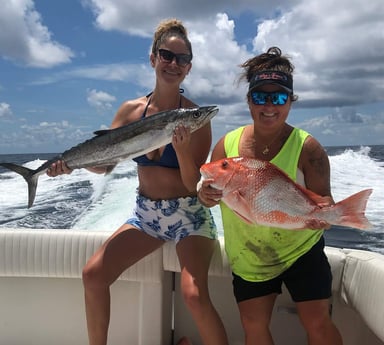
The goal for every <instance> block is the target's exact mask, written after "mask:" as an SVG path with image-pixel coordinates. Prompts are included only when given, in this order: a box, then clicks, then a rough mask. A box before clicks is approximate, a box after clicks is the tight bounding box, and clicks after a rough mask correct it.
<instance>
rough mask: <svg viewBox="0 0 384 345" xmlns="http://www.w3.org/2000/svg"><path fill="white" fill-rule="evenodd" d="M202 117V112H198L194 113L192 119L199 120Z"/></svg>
mask: <svg viewBox="0 0 384 345" xmlns="http://www.w3.org/2000/svg"><path fill="white" fill-rule="evenodd" d="M200 116H201V114H200V111H198V110H196V111H194V112H193V114H192V117H193V118H195V119H198V118H199V117H200Z"/></svg>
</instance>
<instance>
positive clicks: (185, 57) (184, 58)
mask: <svg viewBox="0 0 384 345" xmlns="http://www.w3.org/2000/svg"><path fill="white" fill-rule="evenodd" d="M159 56H160V60H162V61H163V62H168V63H171V62H172V61H173V59H176V63H177V64H178V65H179V66H183V67H184V66H187V65H188V64H189V63H190V62H191V61H192V55H190V54H175V53H174V52H171V51H170V50H167V49H159Z"/></svg>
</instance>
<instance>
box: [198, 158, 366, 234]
mask: <svg viewBox="0 0 384 345" xmlns="http://www.w3.org/2000/svg"><path fill="white" fill-rule="evenodd" d="M200 172H201V175H202V178H203V179H213V180H214V182H213V183H211V186H212V187H214V188H217V189H219V190H222V191H223V197H222V199H221V200H222V201H223V202H224V203H225V204H226V205H227V206H228V207H229V208H230V209H232V210H233V211H234V212H235V213H236V214H237V215H238V216H239V217H241V218H242V219H243V220H245V221H246V222H247V223H254V224H260V225H266V226H272V227H278V228H284V229H304V228H306V226H305V224H306V221H309V220H312V219H317V220H323V221H326V222H327V223H328V224H331V225H341V226H348V227H352V228H356V229H368V228H370V227H371V224H370V223H369V221H368V219H367V218H366V217H365V208H366V205H367V201H368V198H369V196H370V194H371V193H372V189H366V190H363V191H361V192H358V193H356V194H353V195H352V196H350V197H348V198H346V199H344V200H342V201H340V202H338V203H336V204H335V205H332V206H327V207H319V206H318V205H317V204H318V203H319V202H320V201H321V196H319V195H317V194H316V193H314V192H312V191H310V190H308V189H305V188H303V187H302V186H300V185H299V184H297V183H295V182H294V181H292V180H291V179H290V178H289V177H288V175H287V174H286V173H285V172H283V171H282V170H281V169H279V168H278V167H276V166H275V165H274V164H272V163H270V162H268V161H262V160H258V159H251V158H244V157H235V158H224V159H221V160H218V161H215V162H211V163H206V164H204V165H203V166H202V167H201V169H200Z"/></svg>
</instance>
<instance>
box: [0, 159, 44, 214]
mask: <svg viewBox="0 0 384 345" xmlns="http://www.w3.org/2000/svg"><path fill="white" fill-rule="evenodd" d="M0 165H1V166H3V167H4V168H7V169H9V170H12V171H14V172H15V173H17V174H19V175H21V176H23V177H24V180H25V181H27V184H28V208H30V207H31V206H32V205H33V202H34V200H35V196H36V188H37V181H38V179H39V175H38V174H37V173H36V171H35V170H32V169H29V168H26V167H23V166H21V165H17V164H13V163H0Z"/></svg>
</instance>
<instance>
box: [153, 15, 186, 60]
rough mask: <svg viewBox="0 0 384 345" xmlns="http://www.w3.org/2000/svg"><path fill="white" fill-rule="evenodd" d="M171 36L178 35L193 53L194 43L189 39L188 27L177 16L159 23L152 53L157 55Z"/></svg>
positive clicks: (154, 36)
mask: <svg viewBox="0 0 384 345" xmlns="http://www.w3.org/2000/svg"><path fill="white" fill-rule="evenodd" d="M170 37H178V38H180V39H182V40H183V41H184V42H185V45H186V46H187V48H188V50H189V52H190V54H191V55H192V45H191V42H190V41H189V39H188V33H187V29H186V28H185V27H184V25H183V23H182V22H181V21H180V20H178V19H175V18H172V19H165V20H163V21H161V22H160V24H159V25H158V27H157V29H156V31H155V33H154V35H153V43H152V53H153V54H154V55H157V51H158V50H159V47H160V46H161V45H162V44H163V43H164V42H166V41H167V40H168V39H169V38H170Z"/></svg>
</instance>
